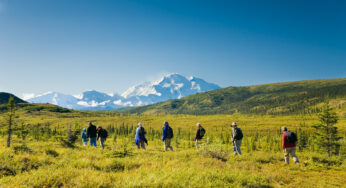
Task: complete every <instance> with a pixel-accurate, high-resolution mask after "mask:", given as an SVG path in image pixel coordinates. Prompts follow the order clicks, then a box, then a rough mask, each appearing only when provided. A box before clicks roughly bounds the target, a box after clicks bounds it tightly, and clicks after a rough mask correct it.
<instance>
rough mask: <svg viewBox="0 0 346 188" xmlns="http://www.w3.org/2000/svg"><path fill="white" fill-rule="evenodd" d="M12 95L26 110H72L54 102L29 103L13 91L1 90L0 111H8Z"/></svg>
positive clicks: (19, 105) (20, 106) (62, 111)
mask: <svg viewBox="0 0 346 188" xmlns="http://www.w3.org/2000/svg"><path fill="white" fill-rule="evenodd" d="M10 96H13V97H14V102H15V103H16V104H17V105H16V107H17V108H18V109H22V110H24V111H26V112H40V111H49V112H60V113H65V112H71V110H69V109H66V108H62V107H59V106H56V105H52V104H32V103H28V102H26V101H24V100H22V99H20V98H18V97H17V96H15V95H13V94H11V93H5V92H0V113H3V112H6V111H7V103H8V99H9V98H10Z"/></svg>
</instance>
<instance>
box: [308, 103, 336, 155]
mask: <svg viewBox="0 0 346 188" xmlns="http://www.w3.org/2000/svg"><path fill="white" fill-rule="evenodd" d="M331 110H332V109H331V108H330V107H329V105H328V104H326V106H325V108H324V110H323V111H322V112H321V113H320V114H319V115H318V117H319V119H320V123H319V124H316V125H314V126H313V127H314V128H315V129H316V132H315V134H314V138H315V141H316V143H317V145H318V148H319V149H320V150H321V151H323V152H327V154H328V157H330V156H331V155H332V154H338V153H339V148H340V144H339V143H338V140H340V139H341V137H338V128H337V127H335V126H334V125H335V124H336V123H337V122H338V116H337V115H336V113H335V112H332V111H331Z"/></svg>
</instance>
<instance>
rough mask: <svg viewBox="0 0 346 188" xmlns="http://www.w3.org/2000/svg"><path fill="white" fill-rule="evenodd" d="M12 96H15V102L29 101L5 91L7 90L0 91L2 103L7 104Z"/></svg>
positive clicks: (0, 102)
mask: <svg viewBox="0 0 346 188" xmlns="http://www.w3.org/2000/svg"><path fill="white" fill-rule="evenodd" d="M10 96H13V97H14V102H15V103H27V102H25V101H23V100H22V99H20V98H18V97H16V96H15V95H13V94H10V93H5V92H0V105H1V104H7V103H8V99H9V98H10Z"/></svg>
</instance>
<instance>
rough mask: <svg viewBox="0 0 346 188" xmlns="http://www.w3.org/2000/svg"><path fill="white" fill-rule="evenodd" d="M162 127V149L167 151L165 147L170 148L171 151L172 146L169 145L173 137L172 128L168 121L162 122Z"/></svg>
mask: <svg viewBox="0 0 346 188" xmlns="http://www.w3.org/2000/svg"><path fill="white" fill-rule="evenodd" d="M163 125H164V127H163V129H162V141H163V142H164V143H165V146H164V149H165V151H167V149H170V150H171V151H173V148H172V146H171V140H172V138H173V129H172V128H171V127H170V126H169V124H168V122H167V121H165V122H163Z"/></svg>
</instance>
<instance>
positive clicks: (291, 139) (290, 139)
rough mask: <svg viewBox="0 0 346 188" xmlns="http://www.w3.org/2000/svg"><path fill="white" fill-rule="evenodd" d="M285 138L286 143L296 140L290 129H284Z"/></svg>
mask: <svg viewBox="0 0 346 188" xmlns="http://www.w3.org/2000/svg"><path fill="white" fill-rule="evenodd" d="M286 139H287V142H288V143H292V144H293V143H295V142H297V141H298V138H297V135H296V134H295V133H294V132H291V131H286Z"/></svg>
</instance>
